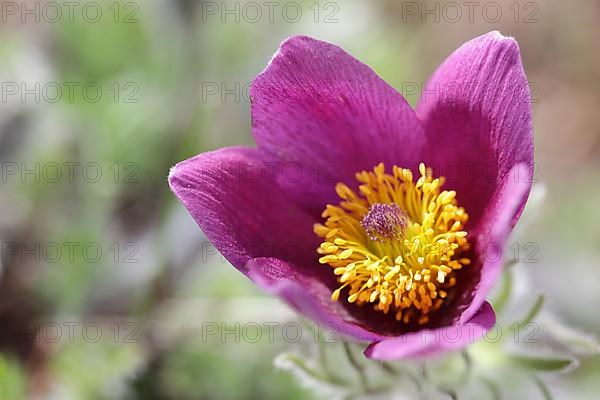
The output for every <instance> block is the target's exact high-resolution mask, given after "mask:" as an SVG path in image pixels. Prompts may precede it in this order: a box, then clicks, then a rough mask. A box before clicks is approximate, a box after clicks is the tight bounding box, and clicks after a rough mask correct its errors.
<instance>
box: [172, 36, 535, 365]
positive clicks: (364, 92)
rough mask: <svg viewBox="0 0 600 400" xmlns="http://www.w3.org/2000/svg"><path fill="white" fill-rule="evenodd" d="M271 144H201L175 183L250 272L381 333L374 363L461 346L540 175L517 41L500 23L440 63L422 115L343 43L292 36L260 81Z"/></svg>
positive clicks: (260, 130)
mask: <svg viewBox="0 0 600 400" xmlns="http://www.w3.org/2000/svg"><path fill="white" fill-rule="evenodd" d="M250 97H251V103H252V130H253V134H254V138H255V140H256V143H257V146H258V148H248V147H234V148H225V149H221V150H217V151H213V152H208V153H203V154H200V155H198V156H196V157H194V158H191V159H189V160H186V161H183V162H181V163H179V164H177V165H176V166H175V167H174V168H173V169H172V170H171V173H170V176H169V183H170V185H171V188H172V190H173V191H174V192H175V194H176V195H177V197H178V198H179V199H180V200H181V202H182V203H183V204H184V205H185V207H186V208H187V209H188V210H189V212H190V213H191V215H192V216H193V217H194V219H195V220H196V221H197V222H198V224H199V225H200V227H201V228H202V230H203V231H204V233H205V234H206V236H207V237H208V239H209V240H210V241H211V242H212V243H213V244H214V245H215V246H216V248H217V249H218V250H219V251H220V252H221V253H222V254H223V255H224V256H225V257H226V258H227V259H228V260H229V261H230V262H231V264H233V265H234V266H235V267H236V268H237V269H238V270H240V271H241V272H242V273H243V274H245V275H247V276H248V277H250V279H252V280H253V281H254V282H255V283H256V284H258V285H259V286H261V287H262V288H264V289H266V290H267V291H268V292H270V293H273V294H275V295H277V296H279V297H280V298H282V299H283V300H285V301H286V302H287V303H288V304H290V305H291V306H292V307H294V308H295V309H296V310H297V311H299V312H300V313H302V314H304V315H305V316H307V317H310V318H312V319H314V320H316V321H317V322H319V323H322V324H329V326H330V327H333V328H334V329H335V330H336V331H337V332H339V333H341V334H343V335H345V336H349V337H353V338H355V339H357V340H361V341H368V342H371V344H370V346H369V347H368V348H367V350H366V352H365V354H366V355H367V356H368V357H371V358H376V359H395V358H402V357H409V356H423V355H427V354H432V353H436V352H439V351H442V350H450V349H456V348H461V347H463V346H465V345H466V344H468V343H469V342H471V341H473V340H477V339H479V338H481V337H482V335H484V334H485V332H486V330H488V329H489V328H490V327H491V326H493V324H494V323H495V314H494V311H493V309H492V307H491V306H490V304H489V303H487V302H486V301H485V298H486V296H487V295H488V293H489V291H490V289H491V288H492V286H493V285H494V284H495V282H496V280H497V278H498V277H499V274H500V272H501V268H502V265H503V262H502V257H501V255H502V254H501V253H502V248H503V247H504V244H505V242H506V239H507V237H508V235H509V234H510V232H511V230H512V227H513V226H514V224H515V223H516V221H517V219H518V218H519V216H520V214H521V212H522V210H523V207H524V206H525V202H526V200H527V196H528V194H529V190H530V188H531V181H532V175H533V134H532V124H531V111H530V94H529V89H528V83H527V80H526V78H525V74H524V72H523V67H522V64H521V59H520V54H519V48H518V45H517V43H516V42H515V40H514V39H512V38H507V37H504V36H502V35H501V34H500V33H498V32H491V33H488V34H486V35H483V36H480V37H478V38H476V39H473V40H471V41H469V42H467V43H465V44H464V45H463V46H461V47H460V48H459V49H458V50H456V51H455V52H454V53H453V54H451V55H450V56H449V57H448V59H446V61H445V62H444V63H443V64H442V65H441V66H440V67H439V68H438V69H437V71H436V72H435V73H434V74H433V76H432V77H431V79H430V80H429V82H428V83H427V85H426V87H425V88H424V89H423V94H422V98H421V102H420V104H419V105H418V106H417V108H416V111H414V110H413V109H411V107H410V106H409V105H408V104H407V102H406V101H405V100H404V98H403V97H402V95H400V94H399V93H398V92H397V91H396V90H394V89H393V88H392V87H390V86H389V85H388V84H387V83H385V82H384V81H383V80H382V79H380V78H379V77H378V76H377V75H376V74H375V73H374V72H373V71H372V70H371V69H370V68H369V67H367V66H366V65H365V64H362V63H361V62H360V61H358V60H356V59H354V58H353V57H352V56H350V55H349V54H347V53H346V52H345V51H344V50H342V49H341V48H339V47H337V46H335V45H333V44H329V43H325V42H321V41H318V40H315V39H312V38H309V37H305V36H296V37H292V38H290V39H288V40H286V41H285V42H284V43H283V44H282V45H281V47H280V49H279V51H278V52H277V54H276V55H275V56H274V57H273V59H272V60H271V62H270V63H269V65H268V66H267V68H266V69H265V71H264V72H262V73H261V74H260V75H259V76H258V77H257V78H256V79H255V80H254V82H253V85H252V89H251V93H250Z"/></svg>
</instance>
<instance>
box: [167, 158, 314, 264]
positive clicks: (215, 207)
mask: <svg viewBox="0 0 600 400" xmlns="http://www.w3.org/2000/svg"><path fill="white" fill-rule="evenodd" d="M169 184H170V186H171V189H172V190H173V192H175V194H176V195H177V197H178V198H179V200H181V202H182V203H183V204H184V205H185V207H186V208H187V209H188V211H189V212H190V214H191V215H192V217H194V219H195V220H196V222H197V223H198V225H200V228H202V230H203V231H204V234H205V235H206V237H207V238H208V239H209V240H210V241H211V242H212V243H213V244H214V245H215V247H216V248H217V250H219V251H220V252H221V254H223V256H225V257H226V258H227V260H229V262H231V263H232V264H233V265H234V266H235V267H236V268H237V269H239V270H241V271H242V272H246V269H245V266H246V263H247V262H248V260H250V259H252V258H255V257H279V258H282V259H286V260H293V261H296V262H299V264H300V265H303V266H306V267H308V266H309V265H313V264H316V262H315V261H314V260H313V259H314V257H316V256H315V251H314V249H316V247H317V246H318V244H319V241H318V238H317V237H316V235H315V234H314V233H313V231H312V224H313V222H314V221H313V220H312V218H311V217H310V216H309V215H308V214H307V213H306V212H305V211H303V210H301V209H300V208H298V207H297V206H296V205H294V204H293V203H291V202H290V201H289V200H288V199H287V198H286V197H285V196H284V195H283V193H282V192H281V190H279V188H278V187H277V184H276V183H275V182H274V174H273V170H272V169H271V168H270V167H268V166H266V165H265V164H264V163H263V160H262V158H261V157H260V155H259V152H258V150H256V149H251V148H243V147H237V148H225V149H221V150H217V151H214V152H209V153H203V154H200V155H199V156H196V157H194V158H191V159H189V160H186V161H183V162H181V163H179V164H177V165H176V166H175V167H173V168H172V169H171V173H170V175H169ZM307 259H310V260H311V262H305V260H307ZM300 261H302V262H300Z"/></svg>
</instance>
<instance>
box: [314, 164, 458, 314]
mask: <svg viewBox="0 0 600 400" xmlns="http://www.w3.org/2000/svg"><path fill="white" fill-rule="evenodd" d="M419 172H420V174H421V176H420V177H419V179H417V181H416V182H413V174H412V172H411V171H410V170H409V169H404V168H399V167H397V166H394V167H393V168H392V174H391V175H390V174H387V173H385V167H384V165H383V164H379V165H378V166H376V167H375V168H374V169H373V171H372V172H371V171H362V172H359V173H357V174H356V178H357V180H358V181H359V182H360V183H361V184H360V186H359V187H358V193H356V192H355V191H353V190H352V189H350V188H349V187H348V186H346V185H345V184H342V183H338V184H337V185H336V192H337V194H338V196H339V197H340V198H341V201H340V203H339V205H337V206H335V205H327V207H326V208H325V210H324V211H323V213H322V217H323V218H324V219H325V222H324V224H316V225H315V227H314V231H315V233H316V234H317V235H318V236H320V237H321V238H323V239H324V241H323V243H321V245H320V247H319V248H318V250H317V251H318V253H319V254H321V255H322V257H321V258H320V259H319V261H320V262H321V263H322V264H328V265H329V266H331V267H332V268H333V273H334V274H335V275H336V276H337V277H338V282H339V283H340V284H341V286H340V287H339V288H338V289H336V290H335V291H334V292H333V294H332V296H331V298H332V299H333V300H334V301H337V300H338V299H339V297H340V295H341V293H342V291H343V292H344V293H345V294H344V296H346V299H347V301H348V302H350V303H357V304H367V303H372V304H373V305H374V308H375V310H378V311H382V312H384V313H386V314H387V313H388V312H390V310H391V311H392V312H394V313H395V317H396V319H397V320H398V321H402V322H404V323H405V324H408V323H410V322H411V321H413V320H415V321H416V322H417V323H418V324H420V325H424V324H426V323H427V322H429V318H430V315H431V313H432V312H434V311H436V310H438V309H440V307H441V306H442V304H443V303H444V301H445V299H447V298H448V297H449V295H450V294H451V293H452V288H454V287H455V286H456V276H455V275H456V274H455V271H456V270H459V269H461V268H463V266H467V265H469V264H470V259H469V258H467V257H466V256H465V254H466V252H467V250H468V249H469V242H468V240H467V232H466V231H465V230H464V225H465V224H466V222H467V220H468V215H467V213H466V212H465V210H464V209H463V208H462V207H459V206H458V205H457V201H456V192H454V191H445V190H444V191H442V190H441V187H442V185H443V183H444V178H443V177H440V178H433V173H432V171H431V169H428V168H426V167H425V165H424V164H421V165H420V166H419Z"/></svg>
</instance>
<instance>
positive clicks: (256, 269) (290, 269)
mask: <svg viewBox="0 0 600 400" xmlns="http://www.w3.org/2000/svg"><path fill="white" fill-rule="evenodd" d="M247 269H248V275H249V276H250V278H251V279H252V280H253V281H254V282H255V283H256V284H258V285H259V286H261V287H262V288H264V289H265V290H266V291H268V292H269V293H271V294H274V295H276V296H278V297H280V298H282V299H283V300H285V301H286V302H287V303H288V304H289V305H290V306H291V307H293V308H294V309H295V310H296V311H298V312H299V313H301V314H302V315H304V316H306V317H308V318H311V319H312V320H314V321H316V322H318V323H320V324H321V325H322V327H324V328H325V329H328V330H330V331H332V332H334V333H340V334H342V335H346V336H351V337H353V338H355V339H359V340H365V341H373V340H381V339H382V337H383V336H380V335H378V334H376V333H373V332H370V331H368V330H366V329H365V328H363V327H362V326H360V325H359V324H357V323H356V322H354V321H353V318H352V317H351V316H350V314H349V313H348V311H347V310H346V309H345V308H344V307H343V306H342V304H341V303H340V302H334V301H332V300H331V292H332V290H331V288H329V287H327V286H326V285H325V284H324V283H323V282H324V280H323V279H320V278H319V277H317V276H314V275H315V274H311V273H310V271H309V272H308V273H307V271H306V270H302V269H300V268H297V267H295V266H294V265H292V264H290V263H287V262H285V261H282V260H280V259H275V258H256V259H253V260H250V261H249V262H248V265H247Z"/></svg>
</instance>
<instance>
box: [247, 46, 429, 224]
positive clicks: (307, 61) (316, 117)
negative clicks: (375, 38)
mask: <svg viewBox="0 0 600 400" xmlns="http://www.w3.org/2000/svg"><path fill="white" fill-rule="evenodd" d="M250 95H251V100H252V126H253V132H254V137H255V139H256V143H257V144H258V147H259V149H261V151H263V152H264V153H265V154H267V155H268V157H269V160H270V161H272V162H276V163H281V164H282V165H283V166H284V167H287V168H288V170H287V173H286V174H281V175H280V176H279V183H280V185H281V186H282V188H283V189H284V190H285V191H286V193H288V194H290V197H292V198H294V199H295V200H296V201H298V202H299V203H300V204H302V205H303V206H305V207H307V208H308V209H309V210H311V211H312V212H315V213H320V212H321V211H322V209H323V207H324V205H325V204H326V203H332V202H337V199H338V198H337V196H336V194H335V189H334V186H335V183H337V182H345V183H347V184H352V185H354V183H355V179H354V174H355V173H356V172H358V171H360V170H365V169H370V168H372V167H373V166H375V165H376V164H378V163H379V162H384V163H386V164H387V165H388V168H389V167H391V165H392V164H397V165H403V166H413V167H414V166H416V165H417V164H418V162H419V161H421V160H420V159H419V155H420V152H421V150H422V146H423V143H424V135H423V131H422V127H421V125H420V122H419V121H418V119H417V117H416V114H415V113H414V111H413V110H412V109H411V108H410V106H409V105H408V104H407V102H406V100H404V98H403V97H402V95H401V94H400V93H398V92H397V91H396V90H394V89H393V88H392V87H391V86H389V85H388V84H387V83H385V82H384V81H383V80H382V79H381V78H379V77H378V76H377V75H376V74H375V73H374V72H373V70H371V69H370V68H369V67H368V66H366V65H365V64H363V63H361V62H360V61H358V60H356V59H355V58H354V57H352V56H350V55H349V54H348V53H346V52H345V51H344V50H342V49H341V48H339V47H337V46H335V45H333V44H330V43H326V42H322V41H319V40H315V39H312V38H309V37H306V36H295V37H292V38H290V39H288V40H286V41H285V42H284V43H283V44H282V45H281V47H280V48H279V51H278V52H277V54H275V56H274V57H273V59H272V61H271V63H270V64H269V66H268V67H267V68H266V70H265V71H264V72H263V73H261V74H260V75H259V76H258V77H257V78H256V79H255V81H254V82H253V85H252V89H251V92H250ZM298 171H301V172H298ZM284 172H285V171H284Z"/></svg>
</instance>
